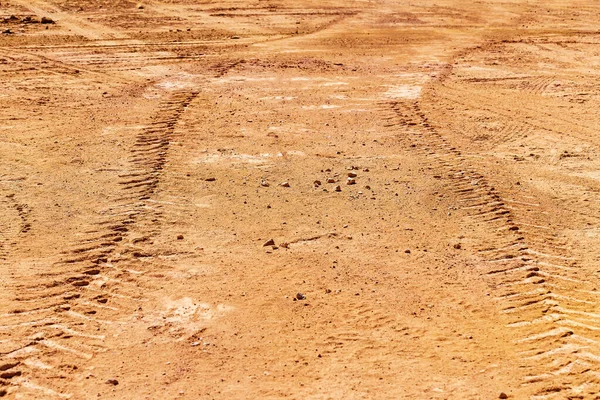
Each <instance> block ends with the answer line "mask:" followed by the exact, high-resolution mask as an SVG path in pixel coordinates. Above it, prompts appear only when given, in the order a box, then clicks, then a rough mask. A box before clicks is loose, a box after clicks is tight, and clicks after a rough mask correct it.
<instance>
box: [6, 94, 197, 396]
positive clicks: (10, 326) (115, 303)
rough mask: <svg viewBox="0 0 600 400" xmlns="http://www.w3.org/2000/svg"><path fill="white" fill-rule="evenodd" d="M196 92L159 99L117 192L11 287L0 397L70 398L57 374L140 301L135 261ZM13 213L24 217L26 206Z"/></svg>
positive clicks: (146, 282) (151, 228)
mask: <svg viewBox="0 0 600 400" xmlns="http://www.w3.org/2000/svg"><path fill="white" fill-rule="evenodd" d="M196 96H197V92H195V91H180V92H174V93H172V94H171V95H170V96H169V97H168V98H167V99H166V100H165V101H163V103H162V104H161V105H160V107H159V110H158V111H157V113H156V116H155V118H154V119H153V121H152V122H151V123H150V124H149V126H148V127H147V128H146V129H144V130H143V131H142V132H141V133H140V134H139V135H138V136H137V138H136V140H135V142H134V144H133V146H132V149H131V155H130V159H129V165H130V166H131V168H130V170H129V171H127V172H124V173H122V174H121V175H120V176H119V179H120V182H119V183H120V185H121V187H122V197H121V198H120V199H118V200H117V201H116V202H115V204H114V205H113V206H112V207H111V208H110V209H109V210H104V211H102V212H100V214H101V215H102V217H100V218H99V219H98V220H97V221H91V224H90V225H89V230H88V231H87V232H85V234H84V235H82V237H83V239H81V240H80V241H78V242H77V243H75V244H74V246H73V248H72V249H70V250H68V251H65V252H64V253H63V255H62V256H61V260H60V261H58V262H57V263H56V264H54V265H52V266H51V267H49V268H48V269H47V270H46V271H44V272H43V273H41V274H40V275H39V278H38V281H37V282H36V283H35V284H24V285H21V286H18V287H14V288H11V289H12V292H13V293H15V297H14V307H15V309H13V310H12V311H11V312H9V313H6V314H4V315H2V316H1V317H2V323H1V325H0V343H2V347H1V348H0V395H7V394H9V395H10V394H16V393H17V392H19V393H22V394H24V395H28V396H32V397H35V398H40V397H44V396H49V397H69V396H70V395H69V393H68V387H64V386H63V385H61V383H60V377H61V376H64V375H66V374H68V373H72V371H74V370H77V369H78V368H79V365H80V364H81V363H82V362H85V361H87V360H89V359H91V358H92V357H93V356H94V354H96V353H98V352H102V351H104V350H105V349H106V348H107V340H106V339H107V337H108V336H110V334H111V332H114V329H115V326H117V325H119V324H120V323H122V322H121V321H120V320H122V319H123V316H124V315H129V314H130V313H128V312H127V311H131V312H133V310H135V309H136V308H137V307H138V306H139V304H140V303H141V302H143V301H144V297H143V294H144V291H147V290H151V287H152V282H151V279H149V278H146V277H145V276H144V275H145V273H146V272H148V269H149V266H148V264H144V263H142V262H140V260H141V259H143V258H144V257H145V256H146V255H147V253H148V252H147V251H146V250H145V248H146V246H147V244H148V242H150V238H151V237H152V236H153V234H154V233H155V232H156V230H158V229H159V227H160V223H161V215H162V210H161V205H159V204H156V203H155V202H152V201H151V199H152V197H153V195H154V194H155V191H156V190H157V186H158V185H159V182H160V179H161V175H162V173H163V168H164V167H165V163H166V162H167V153H168V149H169V145H170V142H171V138H172V135H173V132H174V130H175V127H176V125H177V122H178V120H179V118H180V117H181V115H182V114H183V112H184V111H185V109H186V108H187V107H188V105H189V104H190V103H191V102H192V101H193V100H194V98H195V97H196ZM18 209H19V208H18V207H17V210H18ZM18 215H19V216H21V217H22V218H26V209H25V208H23V207H21V210H20V211H19V214H18ZM26 229H29V227H28V226H27V224H25V225H24V226H23V227H22V230H26Z"/></svg>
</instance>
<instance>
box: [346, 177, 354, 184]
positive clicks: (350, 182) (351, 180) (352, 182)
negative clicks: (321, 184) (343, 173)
mask: <svg viewBox="0 0 600 400" xmlns="http://www.w3.org/2000/svg"><path fill="white" fill-rule="evenodd" d="M346 185H356V180H355V179H354V178H348V180H347V181H346Z"/></svg>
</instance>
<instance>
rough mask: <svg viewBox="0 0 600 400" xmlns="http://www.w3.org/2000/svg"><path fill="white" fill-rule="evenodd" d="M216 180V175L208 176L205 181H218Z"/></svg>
mask: <svg viewBox="0 0 600 400" xmlns="http://www.w3.org/2000/svg"><path fill="white" fill-rule="evenodd" d="M216 180H217V178H214V177H211V178H206V179H205V181H206V182H214V181H216Z"/></svg>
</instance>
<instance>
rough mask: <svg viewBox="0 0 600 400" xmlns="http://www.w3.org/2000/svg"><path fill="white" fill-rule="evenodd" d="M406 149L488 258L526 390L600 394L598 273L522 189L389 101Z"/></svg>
mask: <svg viewBox="0 0 600 400" xmlns="http://www.w3.org/2000/svg"><path fill="white" fill-rule="evenodd" d="M387 106H388V107H389V108H388V109H390V108H391V110H392V111H393V114H392V115H391V116H394V117H395V123H392V124H389V123H388V125H392V126H390V128H391V129H394V130H402V133H403V135H404V138H405V139H404V140H405V141H406V142H407V143H406V144H407V146H409V147H410V148H411V149H414V150H416V151H418V152H419V153H421V154H422V155H423V157H424V158H425V159H426V160H427V163H428V165H430V166H431V167H432V172H433V173H434V174H435V177H437V178H439V179H440V180H442V181H443V183H444V184H445V186H446V187H447V190H448V191H449V192H451V193H453V195H454V196H455V198H456V202H457V203H458V205H459V206H458V207H457V208H458V212H460V213H461V215H462V216H463V218H464V221H465V224H466V226H467V227H468V229H469V230H471V231H473V233H474V234H476V232H480V231H483V232H484V233H483V234H482V235H481V236H474V237H473V238H472V239H473V241H475V242H476V243H477V245H476V246H475V247H476V249H477V253H478V254H479V255H480V257H481V258H482V259H483V260H485V273H484V274H485V276H486V278H487V279H488V280H489V284H490V285H491V286H492V287H493V288H494V292H495V295H496V298H497V300H498V302H499V304H500V308H501V309H502V311H501V313H502V318H505V319H506V325H507V326H508V327H509V328H510V329H511V330H512V331H513V332H514V333H513V337H514V338H515V341H514V344H515V346H516V348H517V350H518V354H519V356H520V360H521V365H519V369H520V370H521V371H522V372H521V373H522V376H523V385H524V390H526V391H527V392H528V393H529V394H530V395H531V396H532V397H533V398H583V397H588V396H598V395H600V375H599V374H598V372H597V371H598V370H599V367H600V341H599V339H600V313H598V311H597V306H596V304H597V302H598V299H599V297H600V292H598V291H596V286H597V284H596V282H597V280H596V279H595V278H596V277H595V274H594V272H593V271H592V270H590V268H587V266H586V265H583V264H582V262H581V260H578V259H577V257H575V256H574V255H573V251H572V248H573V245H572V243H569V241H568V240H567V239H566V238H564V237H562V236H561V235H559V234H558V233H557V232H558V231H557V227H556V223H555V221H553V216H552V215H550V214H545V213H544V212H543V211H542V210H543V209H545V208H544V207H543V206H544V205H543V204H540V201H539V200H538V198H537V197H536V196H535V195H529V194H528V193H527V192H526V191H525V190H523V191H521V192H518V194H517V195H512V194H511V195H509V194H508V193H504V192H502V191H501V190H499V189H496V188H495V183H493V182H492V181H491V179H490V178H488V176H487V175H486V174H485V173H482V172H480V171H481V170H483V171H485V167H480V166H479V165H477V164H476V163H475V162H473V161H472V160H471V159H470V157H467V156H465V155H463V154H462V152H461V151H460V150H459V149H457V148H456V147H454V146H453V144H452V143H451V142H449V140H448V139H447V138H446V137H444V136H443V135H442V134H441V133H440V131H439V130H438V128H437V127H436V126H435V125H434V124H433V123H431V122H430V121H429V120H428V117H427V116H426V114H425V113H424V112H423V111H422V110H421V107H420V104H419V102H418V101H416V102H408V101H406V102H393V103H389V104H388V105H387Z"/></svg>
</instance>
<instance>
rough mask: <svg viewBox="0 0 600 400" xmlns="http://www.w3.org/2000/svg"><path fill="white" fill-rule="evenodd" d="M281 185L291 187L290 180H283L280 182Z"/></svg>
mask: <svg viewBox="0 0 600 400" xmlns="http://www.w3.org/2000/svg"><path fill="white" fill-rule="evenodd" d="M279 186H281V187H290V183H289V182H281V183H280V184H279Z"/></svg>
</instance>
